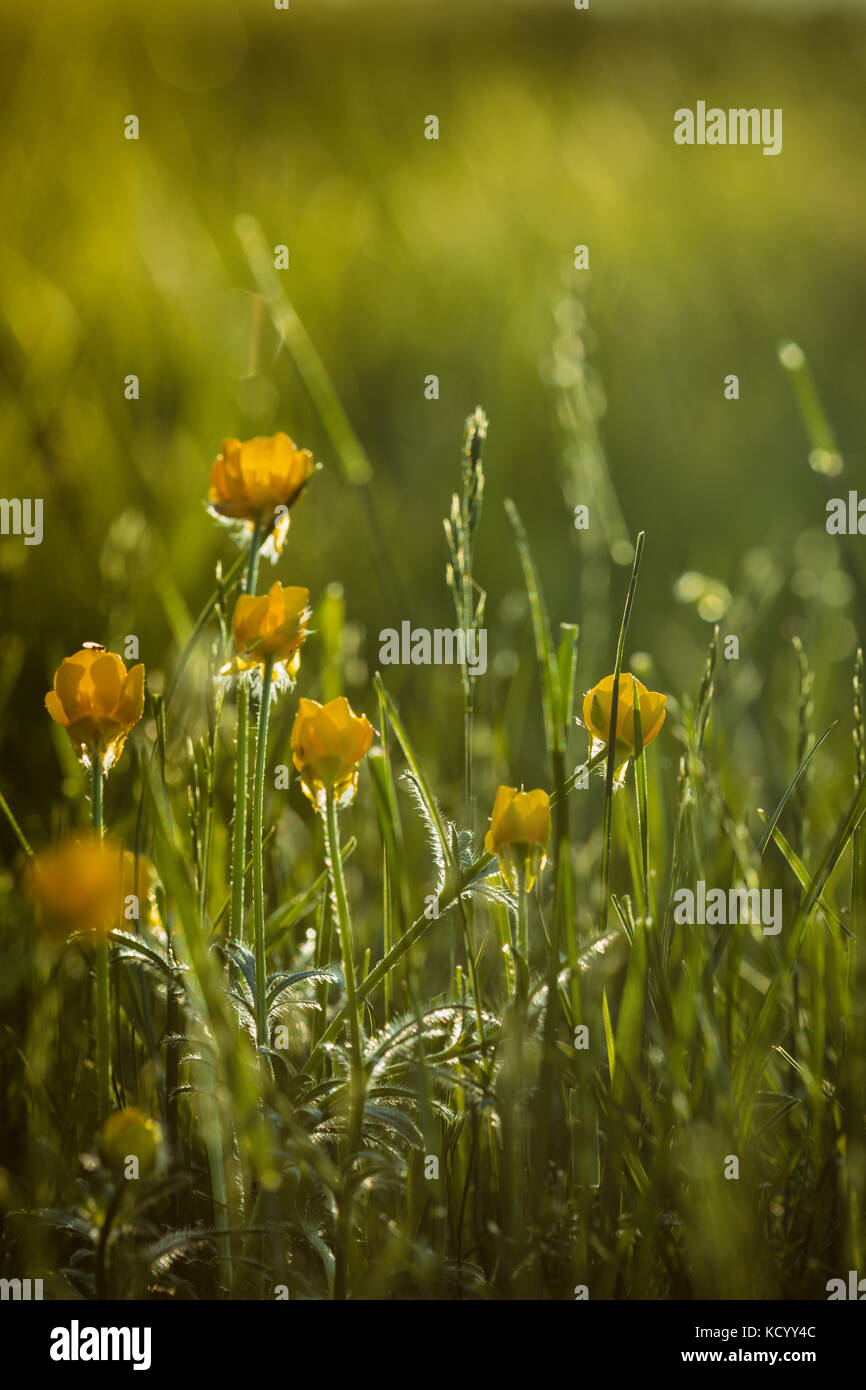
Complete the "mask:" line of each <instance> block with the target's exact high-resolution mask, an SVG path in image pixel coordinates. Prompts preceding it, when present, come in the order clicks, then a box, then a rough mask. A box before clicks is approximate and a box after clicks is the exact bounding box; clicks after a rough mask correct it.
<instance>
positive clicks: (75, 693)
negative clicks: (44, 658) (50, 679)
mask: <svg viewBox="0 0 866 1390" xmlns="http://www.w3.org/2000/svg"><path fill="white" fill-rule="evenodd" d="M45 708H46V709H47V710H48V713H49V714H50V715H51V718H52V719H53V720H54V722H55V724H59V725H60V726H61V728H64V729H65V730H66V732H67V733H68V735H69V737H70V740H71V741H72V746H73V748H74V749H75V752H76V754H77V756H78V757H79V758H80V759H81V761H82V762H83V763H84V766H85V767H90V766H91V765H92V763H93V761H94V759H96V758H98V759H99V760H100V761H101V763H102V767H103V771H105V772H108V771H109V769H110V768H111V767H113V765H114V764H115V763H116V762H117V759H118V758H119V757H120V754H121V752H122V750H123V744H124V741H125V739H126V736H127V734H128V733H129V731H130V729H131V728H132V727H133V725H134V724H137V723H138V721H139V719H140V718H141V716H142V713H143V712H144V667H143V666H142V665H141V663H139V664H138V665H137V666H133V667H132V669H131V670H130V671H127V669H126V667H125V666H124V664H123V662H122V661H121V659H120V657H119V656H116V655H115V654H114V652H107V651H106V650H105V648H104V647H101V646H99V645H98V644H97V643H95V642H88V643H87V644H86V645H85V646H84V647H82V649H81V651H79V652H76V653H75V654H74V656H67V657H65V658H64V659H63V661H61V663H60V665H59V666H58V668H57V671H56V673H55V676H54V689H53V690H49V692H48V694H47V695H46V696H45Z"/></svg>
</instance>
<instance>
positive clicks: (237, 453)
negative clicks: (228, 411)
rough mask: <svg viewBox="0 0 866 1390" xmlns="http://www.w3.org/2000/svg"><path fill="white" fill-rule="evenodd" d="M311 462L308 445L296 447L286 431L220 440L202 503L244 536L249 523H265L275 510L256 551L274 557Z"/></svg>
mask: <svg viewBox="0 0 866 1390" xmlns="http://www.w3.org/2000/svg"><path fill="white" fill-rule="evenodd" d="M314 468H315V465H314V463H313V455H312V454H311V453H310V451H309V449H299V448H297V446H296V445H295V444H294V442H293V441H292V440H291V439H290V438H289V436H288V435H287V434H282V433H279V434H274V435H267V436H263V437H260V438H257V439H248V440H246V442H245V443H242V442H241V441H240V440H239V439H225V440H223V446H222V452H221V453H220V454H219V455H218V456H217V458H216V459H215V460H214V462H213V464H212V465H211V470H210V488H209V489H208V498H207V500H208V508H209V510H210V512H211V515H212V516H215V517H216V518H217V520H219V521H223V522H226V523H228V524H230V525H236V526H239V527H240V531H241V535H240V539H241V540H244V541H245V540H246V539H248V537H249V535H250V534H251V532H252V527H253V524H254V523H255V522H259V523H261V524H262V525H263V526H265V527H267V526H270V525H271V523H272V522H273V520H274V514H275V512H276V509H277V508H278V507H281V508H284V509H285V510H284V511H281V512H280V514H279V516H278V518H277V521H276V524H275V526H274V530H273V533H272V535H271V537H270V539H269V541H268V543H267V545H266V546H265V547H264V548H263V550H262V554H268V555H269V556H270V558H271V559H276V557H277V555H279V553H280V552H281V550H282V548H283V546H284V545H285V541H286V535H287V533H288V529H289V511H290V510H291V508H292V507H293V506H294V505H295V503H296V502H297V500H298V498H299V497H300V495H301V493H302V492H303V490H304V488H305V486H306V484H307V481H308V480H309V478H310V476H311V474H312V473H313V470H314Z"/></svg>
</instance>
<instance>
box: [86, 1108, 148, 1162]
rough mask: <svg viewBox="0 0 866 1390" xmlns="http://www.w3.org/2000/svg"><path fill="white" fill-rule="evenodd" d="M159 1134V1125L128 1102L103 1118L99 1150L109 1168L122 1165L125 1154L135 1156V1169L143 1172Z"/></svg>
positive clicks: (130, 1156) (129, 1156) (124, 1160)
mask: <svg viewBox="0 0 866 1390" xmlns="http://www.w3.org/2000/svg"><path fill="white" fill-rule="evenodd" d="M161 1138H162V1131H161V1130H160V1127H159V1125H158V1124H156V1122H155V1121H154V1120H150V1119H148V1117H147V1116H146V1115H144V1114H142V1112H141V1111H140V1110H136V1109H135V1108H134V1107H133V1106H131V1105H130V1106H127V1108H126V1109H125V1110H115V1112H114V1114H113V1115H109V1117H108V1119H107V1120H106V1121H105V1124H104V1125H103V1126H102V1134H101V1137H100V1143H99V1152H100V1154H101V1157H102V1161H103V1163H105V1164H106V1166H107V1167H109V1168H124V1167H125V1166H126V1162H127V1160H128V1159H129V1158H133V1157H134V1158H137V1159H138V1171H139V1174H140V1175H142V1176H143V1175H144V1174H145V1173H148V1172H149V1171H150V1169H151V1168H152V1167H153V1166H154V1163H155V1162H156V1156H157V1149H158V1147H159V1142H160V1140H161Z"/></svg>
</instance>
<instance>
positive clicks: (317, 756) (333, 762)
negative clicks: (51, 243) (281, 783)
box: [292, 695, 373, 810]
mask: <svg viewBox="0 0 866 1390" xmlns="http://www.w3.org/2000/svg"><path fill="white" fill-rule="evenodd" d="M372 742H373V726H372V724H371V723H370V721H369V719H367V718H366V717H365V716H364V715H363V714H362V715H356V714H355V713H354V712H353V710H352V707H351V705H350V704H349V701H348V700H347V699H346V697H345V696H344V695H340V696H339V697H338V698H337V699H336V700H329V701H328V703H327V704H326V705H320V704H318V703H317V702H316V701H315V700H304V699H301V700H299V701H298V713H297V715H296V716H295V722H294V725H293V726H292V759H293V762H294V764H295V767H296V768H297V770H298V772H299V773H300V774H301V785H302V787H303V790H304V795H305V796H306V797H307V799H308V800H309V801H311V802H312V803H313V805H314V806H316V807H318V808H319V809H320V810H321V808H322V807H323V806H324V804H325V794H326V792H327V791H333V793H334V796H335V797H336V800H337V805H338V806H348V804H349V803H350V802H351V801H353V800H354V797H355V792H356V790H357V787H358V770H359V768H360V764H361V759H362V758H363V757H365V756H366V754H367V753H368V752H369V751H370V745H371V744H372Z"/></svg>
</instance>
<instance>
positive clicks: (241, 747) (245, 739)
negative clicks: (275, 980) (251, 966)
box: [230, 520, 262, 941]
mask: <svg viewBox="0 0 866 1390" xmlns="http://www.w3.org/2000/svg"><path fill="white" fill-rule="evenodd" d="M261 543H262V528H261V522H260V521H258V520H256V521H255V522H254V523H253V534H252V536H251V537H250V548H249V552H248V554H247V577H246V582H245V584H244V592H245V593H247V594H255V591H256V581H257V578H258V572H259V552H260V550H261ZM249 731H250V692H249V686H248V685H247V683H246V681H241V682H240V685H239V687H238V725H237V749H236V755H235V789H234V815H233V817H232V909H231V919H230V932H231V936H232V938H233V940H235V941H242V940H243V939H244V905H245V896H246V889H245V884H244V860H245V858H246V846H247V784H248V781H249V766H250V753H249V744H250V732H249Z"/></svg>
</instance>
